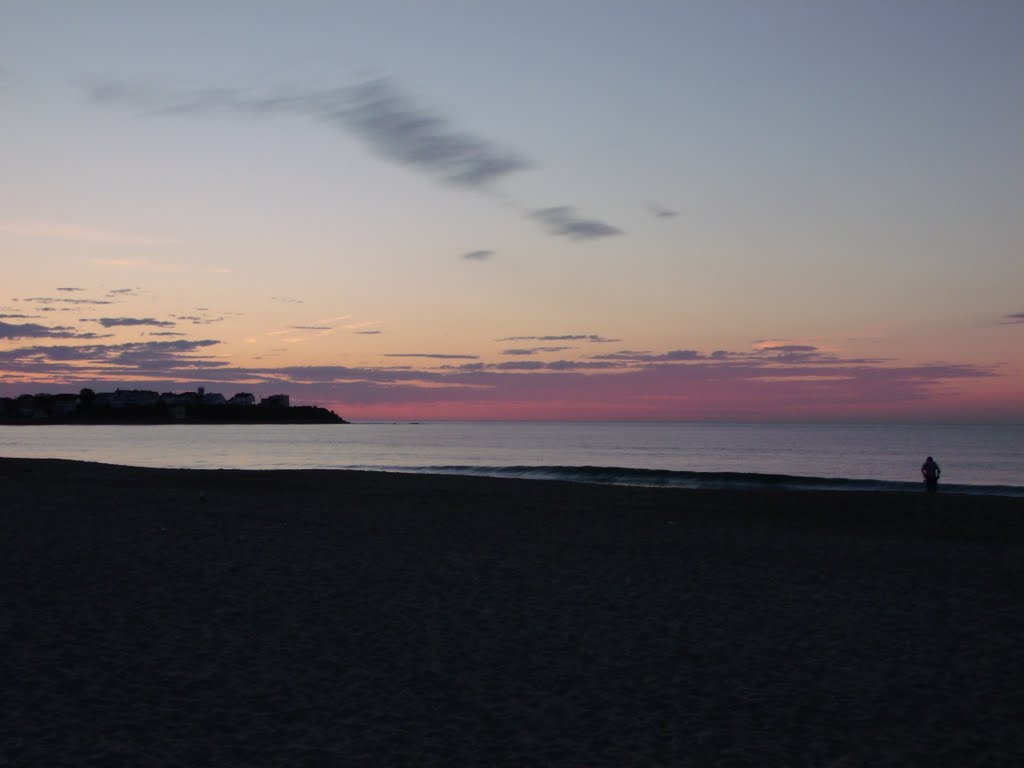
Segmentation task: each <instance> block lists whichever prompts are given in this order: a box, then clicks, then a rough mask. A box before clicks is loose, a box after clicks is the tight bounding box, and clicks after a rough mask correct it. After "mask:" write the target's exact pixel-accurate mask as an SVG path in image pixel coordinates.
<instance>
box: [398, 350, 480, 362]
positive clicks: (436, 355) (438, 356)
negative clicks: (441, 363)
mask: <svg viewBox="0 0 1024 768" xmlns="http://www.w3.org/2000/svg"><path fill="white" fill-rule="evenodd" d="M384 357H422V358H428V359H433V360H478V359H479V355H447V354H440V353H435V352H391V353H389V354H386V355H384Z"/></svg>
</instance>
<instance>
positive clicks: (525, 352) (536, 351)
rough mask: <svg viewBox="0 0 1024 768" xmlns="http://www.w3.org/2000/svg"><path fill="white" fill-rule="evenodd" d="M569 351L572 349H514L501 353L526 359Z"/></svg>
mask: <svg viewBox="0 0 1024 768" xmlns="http://www.w3.org/2000/svg"><path fill="white" fill-rule="evenodd" d="M567 349H571V347H529V348H526V349H524V348H514V349H503V350H502V351H501V354H503V355H513V356H522V357H526V356H529V355H539V354H541V353H550V352H564V351H565V350H567Z"/></svg>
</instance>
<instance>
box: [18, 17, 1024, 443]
mask: <svg viewBox="0 0 1024 768" xmlns="http://www.w3.org/2000/svg"><path fill="white" fill-rule="evenodd" d="M0 168H2V169H3V172H2V173H0V255H2V262H0V275H2V277H0V396H7V397H12V396H17V395H19V394H24V393H33V394H34V393H39V392H52V393H57V392H75V391H78V390H79V389H80V388H82V387H87V386H88V387H92V388H94V389H96V390H97V391H112V390H113V389H116V388H139V389H151V390H157V391H176V392H178V391H187V390H195V389H196V388H197V387H198V386H205V387H206V388H207V390H208V391H219V392H223V393H224V394H226V395H227V396H230V395H232V394H234V393H236V392H253V393H255V394H257V395H258V396H267V395H271V394H278V393H281V394H289V395H290V396H291V398H292V402H293V403H295V404H316V405H322V406H324V407H329V408H332V409H334V410H335V411H337V412H338V413H339V414H341V415H342V416H344V417H345V418H347V419H349V420H352V421H369V420H430V419H609V420H667V419H679V420H728V421H861V420H863V421H918V422H936V423H942V422H1007V421H1011V422H1015V423H1024V3H1021V2H1019V0H1008V1H1006V2H1000V1H999V0H970V1H968V0H963V1H962V2H945V1H944V0H927V1H925V0H897V1H896V2H893V1H892V0H864V1H863V2H812V1H811V0H799V1H797V0H771V2H754V0H742V1H741V0H707V1H701V0H690V1H686V0H677V1H673V2H670V1H668V0H637V1H636V2H605V1H603V0H515V1H514V2H513V1H508V2H506V1H504V0H491V1H488V2H484V1H482V0H481V1H473V2H470V0H418V1H416V2H413V1H412V0H408V1H407V2H398V1H397V0H366V1H364V2H355V1H353V2H347V1H345V0H332V1H331V2H320V1H316V0H298V1H297V2H271V1H270V0H246V1H244V2H243V1H241V0H238V1H234V0H199V1H196V0H176V2H174V3H167V2H155V1H147V0H131V1H122V0H96V2H88V3H86V2H79V1H77V0H67V1H65V2H58V1H57V0H0Z"/></svg>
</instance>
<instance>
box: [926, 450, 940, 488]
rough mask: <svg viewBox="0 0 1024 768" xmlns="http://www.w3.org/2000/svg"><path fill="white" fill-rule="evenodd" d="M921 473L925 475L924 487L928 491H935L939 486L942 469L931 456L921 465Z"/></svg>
mask: <svg viewBox="0 0 1024 768" xmlns="http://www.w3.org/2000/svg"><path fill="white" fill-rule="evenodd" d="M921 474H922V475H923V476H924V489H925V490H926V491H927V492H928V493H935V491H937V490H938V488H939V475H941V474H942V470H941V469H939V465H938V464H936V463H935V459H933V458H932V457H931V456H929V457H928V458H927V459H925V460H924V464H922V465H921Z"/></svg>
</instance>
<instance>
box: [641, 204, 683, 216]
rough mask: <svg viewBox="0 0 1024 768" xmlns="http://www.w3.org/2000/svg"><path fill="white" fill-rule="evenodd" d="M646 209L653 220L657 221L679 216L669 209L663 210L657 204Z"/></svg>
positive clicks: (663, 208)
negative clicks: (652, 216) (656, 219)
mask: <svg viewBox="0 0 1024 768" xmlns="http://www.w3.org/2000/svg"><path fill="white" fill-rule="evenodd" d="M647 207H648V209H649V210H650V212H651V213H652V214H653V215H654V216H655V218H658V219H674V218H675V217H676V216H678V215H679V211H673V210H672V209H671V208H665V207H664V206H661V205H658V204H657V203H651V204H650V205H649V206H647Z"/></svg>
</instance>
